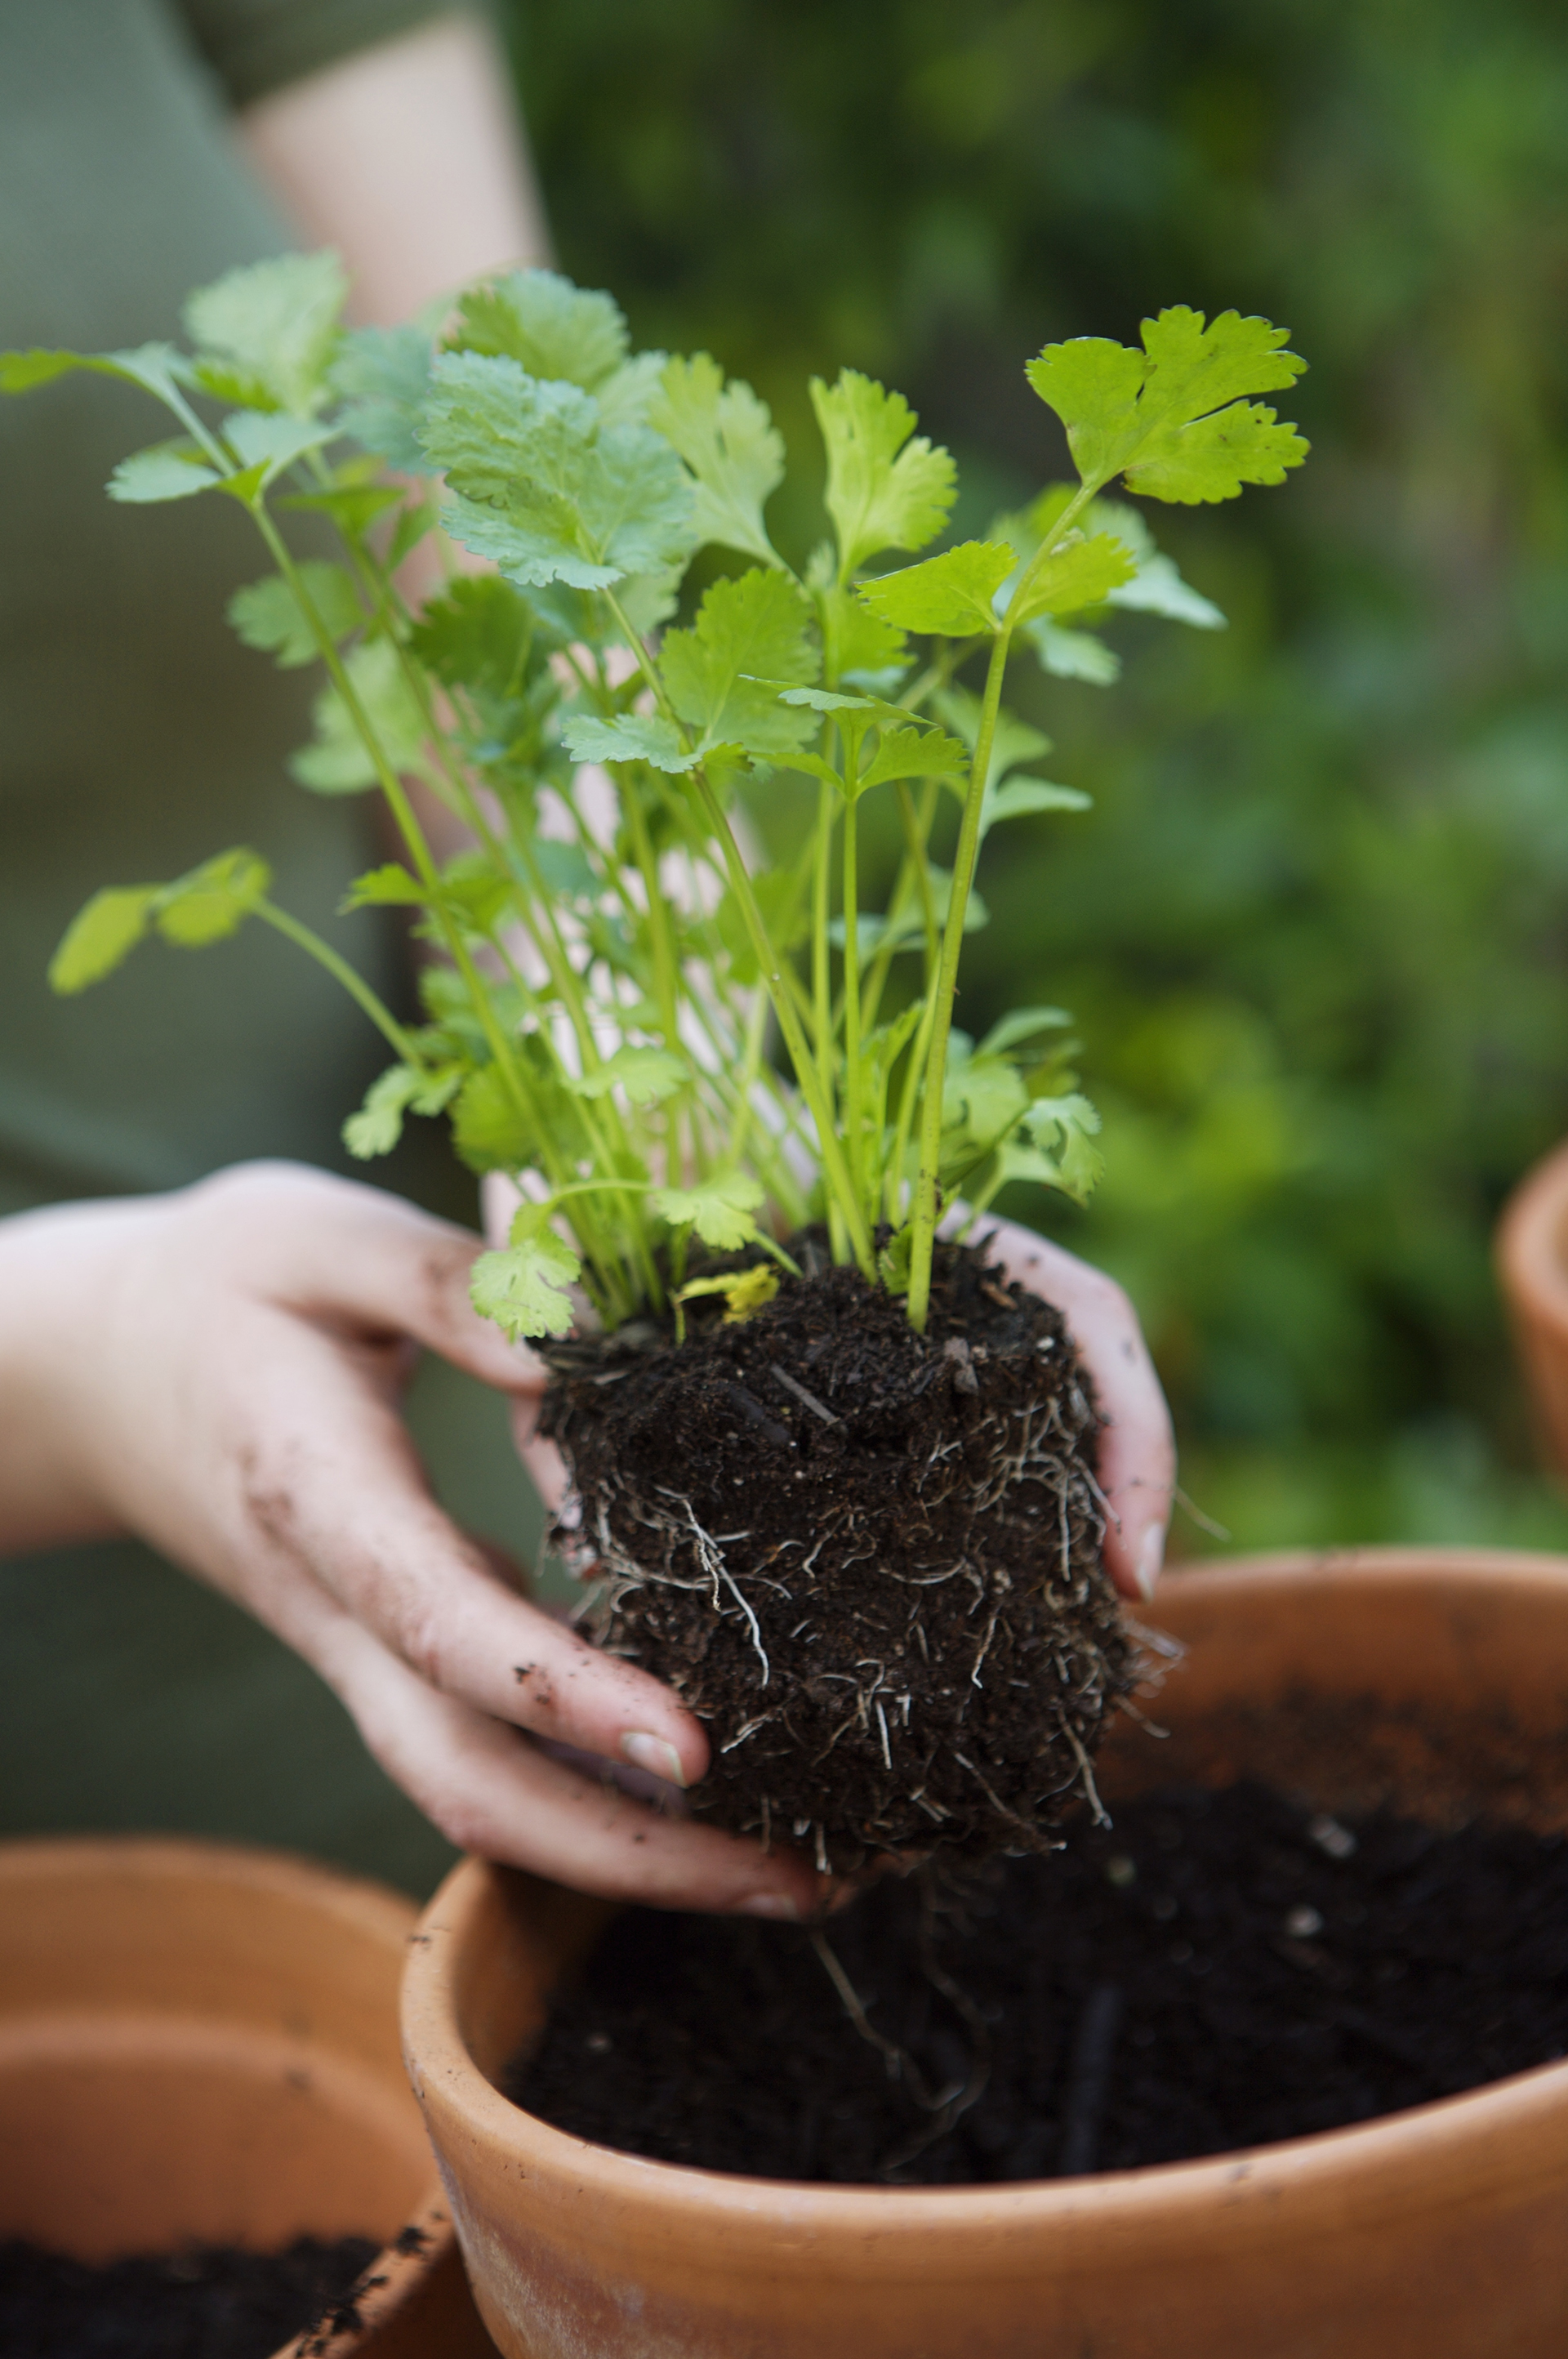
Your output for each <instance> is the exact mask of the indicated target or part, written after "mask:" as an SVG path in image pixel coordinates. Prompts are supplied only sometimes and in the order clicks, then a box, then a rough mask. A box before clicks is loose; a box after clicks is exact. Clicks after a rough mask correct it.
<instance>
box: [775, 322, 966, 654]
mask: <svg viewBox="0 0 1568 2359" xmlns="http://www.w3.org/2000/svg"><path fill="white" fill-rule="evenodd" d="M811 399H812V406H813V407H814V408H815V409H816V422H817V424H818V425H819V426H820V428H821V429H822V440H823V441H824V443H825V444H826V446H827V513H828V515H829V516H831V517H832V519H833V528H834V531H835V532H836V533H837V535H838V578H839V580H840V581H841V582H842V581H847V580H848V579H849V575H850V574H851V573H853V572H854V571H855V570H856V568H857V566H860V565H863V564H864V563H865V561H866V560H867V558H868V557H874V556H875V555H876V554H877V551H878V550H879V549H924V548H925V544H926V542H927V541H928V540H930V539H931V538H933V537H934V536H935V534H936V533H938V532H940V531H941V529H942V527H943V525H944V524H945V523H946V520H947V511H948V509H949V508H950V507H951V506H952V505H953V497H954V494H955V492H956V491H957V469H956V468H955V466H954V464H953V462H952V459H951V457H950V456H949V454H948V453H947V452H946V451H944V450H942V449H941V448H940V447H939V446H934V445H933V444H932V443H931V442H930V441H928V440H927V439H926V437H925V435H924V434H921V435H916V436H915V439H914V440H913V441H911V440H910V436H911V434H912V433H913V431H914V428H915V426H916V425H917V424H918V423H919V421H918V419H916V417H915V414H914V410H913V409H911V408H910V406H909V404H908V402H907V401H905V399H904V397H903V395H902V394H901V393H889V392H887V391H886V389H885V388H884V387H883V386H880V385H878V384H876V383H875V382H874V381H873V380H872V379H871V377H868V376H862V375H860V371H859V370H858V369H841V370H840V371H839V374H838V382H837V384H835V385H834V386H831V387H829V386H826V385H824V383H823V382H822V379H821V378H820V377H815V376H814V377H813V378H812V380H811ZM895 619H896V618H895Z"/></svg>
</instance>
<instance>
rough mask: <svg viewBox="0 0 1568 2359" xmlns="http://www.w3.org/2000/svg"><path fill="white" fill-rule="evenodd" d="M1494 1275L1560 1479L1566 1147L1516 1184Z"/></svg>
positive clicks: (1565, 1355) (1567, 1458)
mask: <svg viewBox="0 0 1568 2359" xmlns="http://www.w3.org/2000/svg"><path fill="white" fill-rule="evenodd" d="M1498 1276H1499V1277H1500V1278H1501V1280H1502V1287H1503V1293H1504V1296H1505V1297H1506V1299H1507V1301H1508V1306H1509V1318H1510V1320H1511V1321H1512V1324H1513V1331H1514V1339H1515V1342H1516V1343H1517V1344H1518V1346H1519V1359H1520V1362H1521V1364H1522V1365H1523V1368H1524V1373H1525V1377H1526V1381H1527V1382H1528V1384H1529V1386H1530V1401H1531V1407H1532V1408H1533V1411H1534V1416H1535V1423H1536V1429H1537V1432H1538V1435H1539V1438H1540V1440H1541V1445H1542V1448H1543V1450H1544V1452H1545V1454H1546V1456H1547V1458H1548V1459H1549V1461H1550V1462H1551V1463H1552V1464H1553V1465H1554V1466H1555V1467H1556V1468H1557V1470H1558V1472H1559V1473H1563V1474H1568V1147H1559V1148H1558V1150H1557V1152H1556V1154H1555V1155H1550V1156H1548V1157H1547V1158H1546V1161H1545V1162H1544V1163H1541V1164H1538V1165H1537V1166H1536V1168H1535V1169H1534V1170H1533V1171H1531V1172H1530V1174H1529V1175H1528V1177H1527V1178H1526V1179H1525V1180H1522V1181H1521V1182H1520V1184H1519V1187H1518V1188H1517V1189H1516V1190H1514V1193H1513V1194H1512V1196H1510V1198H1509V1201H1508V1203H1507V1204H1506V1206H1505V1207H1504V1210H1503V1217H1502V1220H1501V1221H1500V1223H1498Z"/></svg>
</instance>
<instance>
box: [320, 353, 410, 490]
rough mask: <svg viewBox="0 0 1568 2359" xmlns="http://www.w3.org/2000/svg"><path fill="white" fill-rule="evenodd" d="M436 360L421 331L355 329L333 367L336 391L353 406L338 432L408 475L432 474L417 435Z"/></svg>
mask: <svg viewBox="0 0 1568 2359" xmlns="http://www.w3.org/2000/svg"><path fill="white" fill-rule="evenodd" d="M433 356H434V350H433V347H432V345H431V342H430V339H429V337H428V336H427V335H426V334H425V333H424V332H423V331H422V330H420V329H418V328H410V327H405V328H351V329H350V331H349V332H348V333H347V335H345V337H344V338H343V341H342V343H341V346H340V347H339V351H338V355H337V358H336V359H335V360H334V361H333V363H332V369H331V382H332V390H333V391H334V392H335V393H338V394H341V396H342V397H343V398H344V400H345V401H346V402H347V404H348V408H346V409H344V410H343V411H341V413H340V416H339V419H338V430H339V432H340V433H342V434H349V435H351V436H352V438H353V440H355V441H356V442H358V443H359V444H360V445H361V446H362V448H363V449H364V450H366V451H374V452H375V454H376V457H377V458H378V459H384V460H385V461H386V462H387V464H388V466H391V467H396V468H398V469H399V470H400V471H401V472H402V473H404V474H406V475H428V474H430V473H432V472H433V471H432V469H431V465H430V462H429V460H428V459H427V456H426V454H425V452H424V451H422V450H421V449H420V447H419V440H418V436H417V433H416V428H417V426H418V423H419V415H420V411H421V409H422V408H423V406H424V401H425V397H426V395H427V393H428V391H429V389H430V363H431V360H432V358H433Z"/></svg>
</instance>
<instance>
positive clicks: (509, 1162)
mask: <svg viewBox="0 0 1568 2359" xmlns="http://www.w3.org/2000/svg"><path fill="white" fill-rule="evenodd" d="M452 1145H453V1147H455V1148H456V1149H457V1152H458V1154H459V1155H460V1157H461V1158H462V1160H463V1162H464V1163H466V1164H467V1166H468V1168H469V1169H470V1171H477V1172H479V1173H480V1174H481V1176H482V1175H483V1174H484V1173H485V1172H486V1171H520V1170H522V1169H523V1168H524V1165H525V1164H528V1163H530V1162H531V1161H532V1160H533V1158H534V1155H535V1151H536V1147H537V1140H536V1137H535V1132H534V1129H533V1126H532V1125H531V1124H529V1123H527V1122H525V1121H524V1117H523V1114H522V1111H521V1109H520V1108H519V1106H518V1104H517V1101H516V1099H515V1098H514V1096H513V1094H512V1093H511V1091H510V1090H509V1089H508V1088H507V1086H506V1083H505V1082H504V1080H503V1077H502V1074H501V1070H500V1068H499V1066H496V1065H481V1066H480V1067H479V1068H478V1070H477V1071H474V1072H471V1073H470V1075H469V1077H468V1079H467V1081H466V1082H464V1083H463V1085H462V1088H461V1090H460V1092H459V1093H458V1098H457V1103H456V1104H455V1105H454V1107H453V1109H452Z"/></svg>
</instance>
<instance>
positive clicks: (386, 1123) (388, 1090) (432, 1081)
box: [342, 1063, 466, 1163]
mask: <svg viewBox="0 0 1568 2359" xmlns="http://www.w3.org/2000/svg"><path fill="white" fill-rule="evenodd" d="M465 1071H466V1068H465V1067H464V1066H463V1065H462V1064H461V1063H453V1064H449V1065H448V1066H446V1067H444V1068H443V1069H442V1071H439V1072H438V1073H436V1074H433V1075H432V1074H430V1073H427V1072H424V1071H421V1070H420V1069H419V1067H418V1066H416V1065H389V1066H388V1067H387V1069H386V1071H385V1072H384V1073H382V1074H380V1075H378V1076H377V1078H376V1079H375V1080H374V1081H373V1082H372V1083H371V1085H370V1087H369V1089H368V1090H367V1091H366V1092H365V1095H364V1103H363V1104H362V1106H361V1107H360V1110H359V1112H358V1113H357V1114H350V1116H349V1118H348V1120H347V1122H345V1123H344V1125H343V1132H342V1137H343V1145H344V1146H345V1147H347V1148H348V1150H349V1153H350V1154H351V1155H352V1156H355V1157H357V1158H358V1159H359V1160H360V1161H361V1162H362V1163H368V1162H369V1161H370V1159H371V1158H372V1157H373V1156H376V1155H390V1154H391V1152H392V1150H393V1148H394V1147H395V1146H396V1144H397V1142H398V1140H399V1139H400V1138H401V1137H402V1136H403V1117H404V1115H405V1114H406V1113H407V1112H408V1111H409V1109H410V1108H412V1109H413V1111H414V1112H415V1113H416V1114H439V1113H440V1112H441V1110H442V1108H443V1107H444V1106H446V1105H447V1104H449V1103H450V1101H451V1100H452V1099H453V1098H454V1097H455V1096H456V1095H457V1093H458V1090H459V1088H460V1085H461V1083H462V1081H463V1078H464V1073H465Z"/></svg>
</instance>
